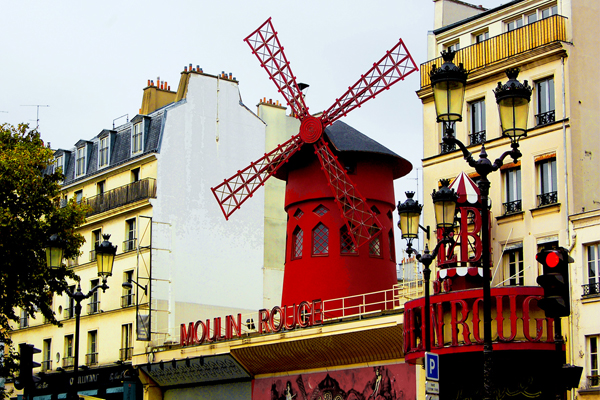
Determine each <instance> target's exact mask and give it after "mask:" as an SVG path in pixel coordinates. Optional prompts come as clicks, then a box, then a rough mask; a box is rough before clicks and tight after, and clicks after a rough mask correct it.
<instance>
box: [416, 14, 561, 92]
mask: <svg viewBox="0 0 600 400" xmlns="http://www.w3.org/2000/svg"><path fill="white" fill-rule="evenodd" d="M566 20H567V18H565V17H563V16H561V15H553V16H551V17H548V18H544V19H541V20H539V21H537V22H534V23H532V24H528V25H525V26H523V27H521V28H518V29H515V30H512V31H510V32H506V33H503V34H501V35H498V36H494V37H491V38H489V39H487V40H484V41H483V42H479V43H476V44H473V45H471V46H467V47H464V48H462V49H460V50H458V51H457V52H456V56H455V57H454V63H455V64H456V65H458V64H459V63H462V64H463V66H464V68H465V69H466V70H467V71H469V72H475V71H477V70H479V69H482V68H485V67H488V66H490V65H493V64H496V63H498V62H500V61H503V60H507V59H509V58H511V57H514V56H515V55H517V54H521V53H525V52H527V51H530V50H533V49H536V48H538V47H542V46H545V45H547V44H550V43H554V42H565V41H566V40H567V30H566ZM433 64H435V65H436V66H438V67H439V66H441V65H442V64H443V61H442V58H441V57H438V58H435V59H433V60H429V61H427V62H425V63H423V64H421V68H420V71H421V89H424V88H426V87H429V86H430V85H431V80H430V78H429V72H430V71H431V66H432V65H433Z"/></svg>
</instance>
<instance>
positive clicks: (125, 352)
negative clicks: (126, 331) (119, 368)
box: [119, 347, 133, 361]
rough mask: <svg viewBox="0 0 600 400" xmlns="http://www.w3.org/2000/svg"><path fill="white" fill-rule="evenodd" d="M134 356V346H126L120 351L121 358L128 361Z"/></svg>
mask: <svg viewBox="0 0 600 400" xmlns="http://www.w3.org/2000/svg"><path fill="white" fill-rule="evenodd" d="M132 357H133V347H124V348H122V349H121V350H120V351H119V360H121V361H127V360H131V358H132Z"/></svg>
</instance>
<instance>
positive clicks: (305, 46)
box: [0, 0, 500, 201]
mask: <svg viewBox="0 0 600 400" xmlns="http://www.w3.org/2000/svg"><path fill="white" fill-rule="evenodd" d="M476 3H477V4H481V5H483V6H484V7H488V8H491V7H496V6H498V5H500V1H499V0H477V2H476ZM0 7H1V8H0V9H1V10H2V14H3V21H2V31H3V35H2V37H1V38H0V66H1V67H0V122H8V123H11V124H15V125H16V124H18V123H21V122H27V123H29V124H30V125H31V126H32V127H35V126H36V118H37V113H38V111H39V130H40V132H41V135H42V138H43V139H44V140H45V141H46V142H50V143H51V146H52V148H55V149H57V148H64V149H70V148H72V147H74V145H75V143H76V142H77V141H78V140H79V139H91V138H93V137H95V136H96V135H97V134H98V133H100V132H101V131H102V130H103V129H111V128H112V126H113V123H114V124H115V125H116V126H118V125H121V124H123V123H125V122H126V121H127V118H129V119H131V118H133V117H134V116H135V115H136V114H137V113H138V111H139V108H140V106H141V100H142V89H143V88H144V87H146V85H147V81H148V80H149V79H152V80H154V81H155V82H156V80H157V77H160V79H161V81H167V82H168V84H169V85H170V86H171V90H176V89H177V85H178V82H179V77H180V72H182V71H183V67H184V66H186V65H188V64H190V63H191V64H193V65H194V66H196V65H199V66H200V67H201V68H203V70H204V72H206V73H209V74H215V75H216V74H219V73H221V71H225V72H226V73H229V72H231V73H232V74H233V76H234V77H236V78H237V80H238V81H239V82H240V83H239V88H240V93H241V96H242V100H243V102H244V104H246V105H247V106H248V107H249V108H250V109H251V110H254V111H255V110H256V104H257V103H258V101H259V99H261V98H263V97H266V98H267V99H273V101H275V100H279V101H280V102H282V101H283V98H282V97H281V96H280V95H279V94H278V93H277V91H276V89H275V86H274V84H273V83H272V82H270V80H269V79H268V77H267V74H266V72H265V71H264V70H263V69H262V68H261V67H260V65H259V63H258V60H257V59H256V57H255V56H254V55H252V53H251V51H250V48H249V46H248V45H247V44H246V43H245V42H244V41H243V39H244V38H245V37H246V36H248V35H249V34H250V33H252V32H253V31H254V30H255V29H256V28H258V27H259V26H260V25H261V24H262V23H263V22H264V21H266V20H267V19H268V18H269V17H272V22H273V25H274V27H275V30H276V31H277V32H278V35H279V40H280V42H281V44H282V46H283V47H284V49H285V54H286V56H287V59H288V60H289V61H290V65H291V69H292V71H293V73H294V74H295V76H296V78H297V81H298V82H304V83H308V84H309V85H310V87H309V88H308V90H307V91H305V93H306V103H307V105H308V107H309V109H310V112H311V113H315V112H318V111H321V110H324V109H327V108H329V106H331V105H332V104H333V102H334V101H335V99H336V98H337V97H340V96H341V95H342V94H343V93H344V92H345V91H346V90H347V88H348V87H349V86H351V85H353V84H354V83H355V82H356V81H357V80H358V79H359V77H360V75H361V74H362V73H364V72H366V71H367V70H368V69H369V68H370V67H371V66H372V65H373V63H374V62H376V61H378V60H379V59H380V58H381V57H382V56H383V55H384V54H385V52H386V51H387V50H389V49H390V48H392V47H393V46H394V45H395V44H396V43H397V41H398V39H400V38H402V39H403V40H404V43H405V45H406V46H407V48H408V50H409V52H410V53H411V54H412V56H413V58H414V60H415V62H416V63H417V65H420V64H421V63H423V62H425V61H427V57H426V54H427V48H426V45H427V32H428V31H429V30H431V29H433V1H432V0H396V1H381V0H371V1H369V2H366V1H357V0H345V1H337V0H329V1H328V0H319V1H313V0H305V1H303V2H291V1H277V2H275V1H251V0H231V1H228V2H224V1H210V2H209V1H202V0H200V1H179V0H172V1H168V2H158V1H143V2H142V1H123V0H120V1H118V2H117V1H112V0H107V1H101V2H89V1H70V0H63V1H51V2H49V1H31V0H23V1H18V2H17V1H8V0H0ZM418 89H419V74H418V72H415V73H413V74H411V75H410V76H409V77H407V79H406V80H405V81H402V82H399V83H397V84H396V85H394V86H393V87H392V88H391V89H390V90H388V91H385V92H383V93H381V94H380V95H379V96H377V98H375V99H372V100H370V101H369V102H367V103H366V104H364V105H363V106H362V107H361V108H358V109H355V110H354V111H352V112H351V113H350V114H349V115H348V116H347V117H344V118H342V121H344V122H345V123H347V124H349V125H351V126H353V127H354V128H355V129H358V130H359V131H360V132H362V133H364V134H366V135H367V136H369V137H371V138H373V139H374V140H376V141H378V142H380V143H381V144H383V145H384V146H386V147H388V148H389V149H391V150H393V151H395V152H396V153H397V154H399V155H401V156H402V157H404V158H406V159H408V160H409V161H411V163H412V164H413V166H414V170H413V172H411V173H410V174H409V175H408V176H406V177H404V178H401V179H400V180H399V181H397V182H396V200H397V201H398V200H400V201H404V199H405V196H404V193H403V192H404V191H405V190H412V191H417V193H422V192H423V188H422V187H420V186H418V185H420V184H421V182H420V180H417V176H418V175H419V176H420V170H419V169H418V168H419V167H420V165H421V161H420V160H421V157H422V137H423V136H422V129H423V123H422V111H421V102H420V101H419V99H418V98H417V96H416V94H415V92H416V91H417V90H418ZM36 105H40V106H43V107H39V108H38V107H36ZM46 106H48V107H46ZM125 115H127V116H125ZM260 156H261V154H257V155H256V157H254V158H252V159H249V160H248V161H249V162H250V161H253V160H255V159H257V158H259V157H260ZM240 167H241V166H240ZM430 191H431V188H425V190H424V192H425V193H429V192H430ZM417 197H418V198H419V199H421V196H419V195H418V196H417Z"/></svg>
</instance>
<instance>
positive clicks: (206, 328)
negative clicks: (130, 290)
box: [179, 300, 323, 346]
mask: <svg viewBox="0 0 600 400" xmlns="http://www.w3.org/2000/svg"><path fill="white" fill-rule="evenodd" d="M322 304H323V302H322V301H321V300H313V301H311V302H308V301H303V302H302V303H300V304H299V305H298V306H296V304H294V305H291V306H281V307H280V306H275V307H273V308H272V309H271V310H267V309H264V308H263V309H261V310H259V311H258V321H256V322H255V321H250V323H249V324H252V325H254V324H255V323H256V324H258V333H259V334H263V333H271V332H281V331H282V330H284V329H285V330H288V331H289V330H294V329H296V328H298V327H300V328H308V327H311V326H313V325H316V324H321V323H323V309H322ZM222 322H223V321H222V319H221V317H215V318H213V320H212V324H211V320H210V319H207V320H206V321H200V320H199V321H196V322H190V323H189V324H181V326H180V340H179V342H180V344H181V346H191V345H200V344H203V343H205V342H206V343H213V342H218V341H223V340H230V339H233V338H234V337H238V338H240V337H242V314H237V316H235V318H234V317H233V316H232V315H228V316H226V317H225V334H224V335H223V329H222V327H223V326H222ZM211 325H212V328H211Z"/></svg>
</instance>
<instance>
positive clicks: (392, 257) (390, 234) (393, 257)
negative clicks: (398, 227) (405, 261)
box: [388, 229, 396, 263]
mask: <svg viewBox="0 0 600 400" xmlns="http://www.w3.org/2000/svg"><path fill="white" fill-rule="evenodd" d="M388 241H389V244H390V261H393V262H394V263H395V262H396V249H395V243H394V231H393V229H390V231H389V232H388Z"/></svg>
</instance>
